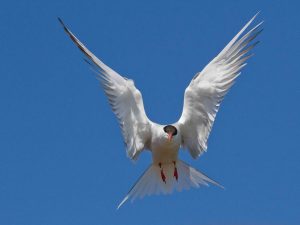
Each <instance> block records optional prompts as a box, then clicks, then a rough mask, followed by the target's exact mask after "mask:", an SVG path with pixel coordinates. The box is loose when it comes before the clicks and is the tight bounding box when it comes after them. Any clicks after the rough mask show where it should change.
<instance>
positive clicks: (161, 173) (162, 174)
mask: <svg viewBox="0 0 300 225" xmlns="http://www.w3.org/2000/svg"><path fill="white" fill-rule="evenodd" d="M158 165H159V168H161V170H160V176H161V179H162V181H163V182H164V183H165V184H166V183H167V182H166V176H165V174H164V171H163V169H162V167H161V163H158Z"/></svg>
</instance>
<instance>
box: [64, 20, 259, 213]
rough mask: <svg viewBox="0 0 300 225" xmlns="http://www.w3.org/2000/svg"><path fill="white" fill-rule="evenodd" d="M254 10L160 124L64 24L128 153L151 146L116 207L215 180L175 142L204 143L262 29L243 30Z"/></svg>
mask: <svg viewBox="0 0 300 225" xmlns="http://www.w3.org/2000/svg"><path fill="white" fill-rule="evenodd" d="M255 17H256V15H255V16H254V17H253V18H252V19H251V20H250V21H249V22H248V23H247V24H246V25H245V26H244V27H243V28H242V29H241V31H239V32H238V34H237V35H236V36H235V37H234V38H233V39H232V40H231V41H230V42H229V43H228V44H227V45H226V47H225V48H224V49H223V50H222V51H221V52H220V53H219V54H218V55H217V56H216V57H215V58H214V59H213V60H212V61H211V62H210V63H209V64H208V65H207V66H206V67H205V68H204V69H203V70H202V71H201V72H199V73H197V74H196V75H195V76H194V78H193V79H192V81H191V83H190V84H189V86H188V87H187V88H186V90H185V93H184V105H183V111H182V115H181V117H180V119H179V121H178V122H176V123H174V124H171V125H160V124H157V123H154V122H152V121H150V120H149V119H148V117H147V115H146V113H145V109H144V104H143V99H142V95H141V93H140V91H139V90H138V89H137V88H136V87H135V85H134V82H133V81H132V80H130V79H127V78H125V77H123V76H121V75H120V74H118V73H117V72H115V71H114V70H112V69H111V68H109V67H108V66H106V65H105V64H104V63H103V62H102V61H100V60H99V59H98V58H97V57H96V56H95V55H94V54H93V53H92V52H90V51H89V50H88V49H87V48H86V47H85V46H84V45H83V44H82V43H81V42H80V41H79V40H78V39H77V38H76V37H75V36H74V35H73V34H72V32H71V31H70V30H69V29H68V28H67V27H66V26H65V25H64V24H63V22H62V20H60V19H59V21H60V22H61V24H62V25H63V27H64V29H65V31H66V32H67V33H68V35H69V36H70V38H71V39H72V40H73V42H74V43H75V44H76V45H77V46H78V47H79V49H80V50H81V51H82V52H83V53H84V54H85V55H86V56H87V57H88V58H89V60H90V61H91V62H92V63H91V65H93V66H94V68H95V69H96V70H97V72H98V74H99V78H100V80H101V83H102V86H103V89H104V91H105V94H106V96H107V97H108V100H109V103H110V105H111V107H112V110H113V112H114V113H115V115H116V116H117V118H118V121H119V124H120V127H121V130H122V134H123V137H124V141H125V143H126V148H127V155H128V157H129V158H131V159H133V160H136V159H137V158H138V155H139V154H140V153H141V152H142V151H143V150H145V149H147V150H150V151H151V152H152V158H153V163H152V164H151V165H150V167H149V168H148V169H147V170H146V171H145V173H144V174H143V175H142V176H141V177H140V179H139V180H138V181H137V182H136V184H135V185H134V186H133V187H132V189H131V190H130V191H129V192H128V194H127V196H126V197H125V198H124V200H123V201H122V202H121V203H120V205H119V206H118V208H119V207H120V206H121V205H122V204H123V203H124V202H125V201H126V200H128V199H130V198H131V199H132V200H133V199H135V198H136V197H143V196H144V195H150V194H153V193H156V194H158V193H165V194H168V193H172V191H173V189H176V190H178V191H181V190H182V189H188V188H189V187H198V186H199V185H208V183H212V184H215V185H218V186H220V187H222V186H221V185H219V184H218V183H217V182H215V181H213V180H212V179H210V178H208V177H207V176H206V175H204V174H203V173H201V172H200V171H197V170H196V169H194V168H192V167H190V166H189V165H187V164H186V163H184V162H182V161H181V160H179V159H178V151H179V148H180V147H183V148H187V149H188V150H189V152H190V154H191V156H192V157H193V158H197V157H199V156H200V155H201V154H202V153H203V152H204V151H206V149H207V139H208V137H209V134H210V131H211V128H212V125H213V123H214V120H215V117H216V114H217V112H218V109H219V106H220V103H221V101H222V100H223V98H224V96H225V95H226V93H227V92H228V91H229V89H230V87H231V86H232V85H233V84H234V82H235V79H236V78H237V77H238V76H239V75H240V70H241V69H242V68H243V67H244V66H245V65H246V60H247V59H248V58H249V57H250V56H251V54H249V51H250V50H251V49H252V48H253V47H254V46H255V45H256V44H257V43H258V42H254V39H255V38H256V37H257V35H258V34H259V33H260V32H261V31H262V28H261V24H262V22H261V23H259V24H258V25H256V26H254V27H253V28H252V29H251V30H249V31H248V32H247V33H246V34H244V35H243V36H242V34H243V33H245V30H246V29H247V28H248V26H249V25H250V24H251V23H252V21H253V20H254V19H255Z"/></svg>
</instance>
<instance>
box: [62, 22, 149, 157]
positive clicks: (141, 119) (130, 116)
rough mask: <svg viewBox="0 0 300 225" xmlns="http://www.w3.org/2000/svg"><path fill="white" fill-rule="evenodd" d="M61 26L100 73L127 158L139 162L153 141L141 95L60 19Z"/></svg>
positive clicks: (130, 82)
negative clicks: (123, 142)
mask: <svg viewBox="0 0 300 225" xmlns="http://www.w3.org/2000/svg"><path fill="white" fill-rule="evenodd" d="M59 22H60V23H61V24H62V25H63V28H64V30H65V31H66V33H67V34H68V35H69V36H70V38H71V40H72V41H73V42H74V43H75V44H76V45H77V47H78V48H79V49H80V50H81V51H82V52H83V53H84V54H85V55H86V56H87V57H88V59H89V60H90V61H91V62H92V64H93V65H94V66H95V69H96V70H97V72H99V73H98V74H99V78H100V81H101V83H102V86H103V88H104V91H105V94H106V96H107V97H108V100H109V103H110V105H111V107H112V110H113V112H114V113H115V115H116V116H117V118H118V121H119V124H120V127H121V129H122V134H123V137H124V141H125V144H126V147H127V155H128V157H129V158H131V159H134V160H135V159H137V156H138V155H139V153H140V152H141V151H142V150H143V149H146V148H147V145H148V142H149V140H150V138H151V121H150V120H149V119H148V117H147V115H146V113H145V109H144V104H143V98H142V95H141V93H140V91H139V90H138V89H137V88H136V87H135V86H134V82H133V81H132V80H129V79H127V78H125V77H122V76H121V75H119V74H118V73H117V72H115V71H114V70H112V69H111V68H109V67H108V66H107V65H105V64H104V63H103V62H102V61H101V60H99V59H98V58H97V57H96V56H95V55H94V54H93V53H92V52H91V51H90V50H88V49H87V48H86V47H85V46H84V45H83V44H82V43H81V42H80V41H79V40H78V39H77V38H76V37H75V36H74V35H73V33H72V32H71V31H70V30H69V29H68V28H67V27H66V26H65V25H64V23H63V21H62V20H61V19H59Z"/></svg>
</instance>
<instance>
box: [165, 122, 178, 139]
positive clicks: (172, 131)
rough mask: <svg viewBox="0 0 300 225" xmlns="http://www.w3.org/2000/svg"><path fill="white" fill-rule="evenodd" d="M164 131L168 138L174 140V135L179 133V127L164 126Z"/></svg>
mask: <svg viewBox="0 0 300 225" xmlns="http://www.w3.org/2000/svg"><path fill="white" fill-rule="evenodd" d="M164 132H165V133H167V135H168V140H169V141H172V138H173V136H176V135H177V128H176V127H174V126H172V125H167V126H164Z"/></svg>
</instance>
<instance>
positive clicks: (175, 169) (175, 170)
mask: <svg viewBox="0 0 300 225" xmlns="http://www.w3.org/2000/svg"><path fill="white" fill-rule="evenodd" d="M173 163H174V177H175V179H176V180H177V181H178V172H177V167H176V162H175V161H173Z"/></svg>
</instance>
